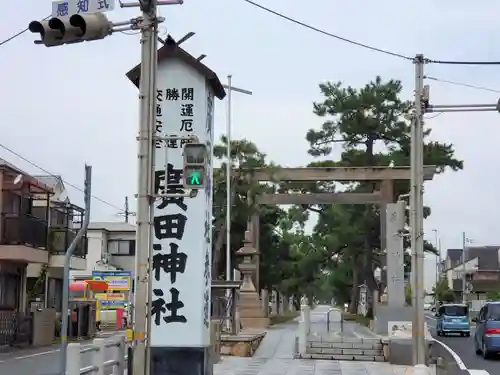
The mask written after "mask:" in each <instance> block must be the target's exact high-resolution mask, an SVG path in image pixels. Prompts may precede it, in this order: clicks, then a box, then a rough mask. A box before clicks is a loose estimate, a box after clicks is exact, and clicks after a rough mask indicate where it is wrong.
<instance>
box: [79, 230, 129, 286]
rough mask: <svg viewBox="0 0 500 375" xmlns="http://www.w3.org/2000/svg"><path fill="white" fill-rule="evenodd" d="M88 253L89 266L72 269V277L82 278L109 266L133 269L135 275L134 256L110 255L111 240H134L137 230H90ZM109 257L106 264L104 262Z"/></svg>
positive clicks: (126, 269) (127, 269) (125, 269)
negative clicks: (84, 268)
mask: <svg viewBox="0 0 500 375" xmlns="http://www.w3.org/2000/svg"><path fill="white" fill-rule="evenodd" d="M87 235H88V243H89V248H88V254H87V268H86V270H84V271H76V270H75V271H71V274H70V277H71V278H77V279H81V278H84V277H89V276H91V275H92V271H94V270H105V269H107V268H109V269H114V268H121V269H123V270H124V271H131V272H132V278H133V276H134V268H135V260H134V256H113V255H108V256H106V254H108V244H109V241H114V240H126V241H130V240H134V239H135V232H111V231H105V230H89V231H88V233H87ZM104 259H107V261H108V263H107V265H106V263H105V262H103V260H104Z"/></svg>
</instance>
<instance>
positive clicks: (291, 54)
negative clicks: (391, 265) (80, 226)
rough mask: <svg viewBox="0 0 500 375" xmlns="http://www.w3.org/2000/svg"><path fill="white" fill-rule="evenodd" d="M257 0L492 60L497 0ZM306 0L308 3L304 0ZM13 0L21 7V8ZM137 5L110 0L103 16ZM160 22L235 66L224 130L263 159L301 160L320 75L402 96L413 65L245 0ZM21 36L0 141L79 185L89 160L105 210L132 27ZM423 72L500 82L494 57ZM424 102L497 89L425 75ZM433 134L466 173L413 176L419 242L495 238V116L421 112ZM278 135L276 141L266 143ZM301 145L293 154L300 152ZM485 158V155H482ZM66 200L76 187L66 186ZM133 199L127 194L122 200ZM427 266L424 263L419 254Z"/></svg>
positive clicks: (26, 3) (131, 140)
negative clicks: (60, 37) (53, 38)
mask: <svg viewBox="0 0 500 375" xmlns="http://www.w3.org/2000/svg"><path fill="white" fill-rule="evenodd" d="M260 4H262V5H265V6H268V7H271V8H273V9H275V10H277V11H280V12H283V13H285V14H286V15H288V16H290V17H295V18H298V19H300V20H301V21H303V22H306V23H309V24H311V25H314V26H316V27H318V28H323V29H325V30H327V31H329V32H331V33H335V34H338V35H341V36H344V37H347V38H351V39H354V40H357V41H360V42H363V43H366V44H371V45H374V46H377V47H379V48H384V49H388V50H391V51H395V52H398V53H402V54H405V55H409V56H413V55H415V54H416V53H424V54H425V55H426V56H427V57H429V58H431V59H436V60H500V48H498V41H499V40H500V29H499V28H498V14H500V3H498V2H493V1H483V2H481V5H478V4H477V3H475V2H470V1H464V0H453V1H452V0H422V1H420V2H417V3H415V4H412V3H411V2H401V1H396V0H384V1H377V2H374V1H367V0H352V1H348V2H346V1H339V0H316V1H314V2H308V1H290V0H273V1H271V0H260ZM313 4H314V5H313ZM21 8H22V9H21ZM50 10H51V2H50V1H48V0H23V1H22V2H13V1H11V2H3V3H2V5H1V12H0V21H1V22H0V39H3V38H4V37H5V38H7V37H8V36H10V35H11V34H13V33H16V32H18V31H20V30H21V29H23V28H25V27H27V25H28V23H29V22H30V21H31V20H34V19H39V18H42V17H45V16H47V15H48V14H49V13H50ZM137 14H138V10H136V9H133V10H130V9H129V8H127V10H122V9H118V10H115V11H114V12H112V13H110V14H109V15H110V18H111V19H112V20H113V21H119V20H126V19H129V18H132V17H134V16H136V15H137ZM161 15H162V16H164V17H165V18H166V22H165V23H164V24H163V25H162V33H166V32H167V30H168V32H169V33H171V34H172V35H173V36H174V37H177V38H180V37H181V36H183V35H184V34H186V33H187V32H189V31H194V32H196V36H195V37H193V38H192V39H190V40H189V41H188V42H186V43H185V44H184V45H183V47H184V48H185V49H186V50H187V51H188V52H190V53H192V54H193V55H195V56H198V55H199V54H202V53H204V54H206V55H208V57H207V58H206V59H205V60H204V62H205V63H206V64H207V65H208V66H209V67H210V68H211V69H213V70H214V71H216V72H217V73H218V75H219V77H220V78H221V80H224V81H225V80H226V78H225V77H226V75H227V74H232V75H233V84H234V85H235V86H238V87H241V88H245V89H248V90H252V91H253V92H254V95H253V96H252V97H249V96H242V95H238V94H235V95H234V101H233V103H234V107H233V108H234V109H233V121H234V132H233V135H234V137H235V138H247V139H249V140H252V141H254V142H255V143H256V144H257V145H258V146H259V148H260V149H261V150H263V151H265V152H267V153H268V155H269V157H270V159H272V160H273V161H275V162H277V163H279V164H281V165H284V166H301V165H304V164H306V163H308V162H309V161H311V158H310V157H308V155H307V148H308V145H307V143H306V141H305V139H304V136H305V133H306V131H307V130H308V129H309V128H311V127H318V126H320V124H321V122H322V121H321V119H320V118H317V117H316V116H314V115H313V114H312V102H313V101H315V100H320V99H321V98H320V97H319V91H318V83H320V82H323V81H326V80H332V81H337V80H341V81H343V82H345V83H346V84H350V85H353V86H357V87H359V86H361V85H364V84H365V83H366V82H367V81H369V80H371V79H374V78H375V76H376V75H381V76H382V77H383V78H385V79H389V78H396V79H400V80H402V81H403V84H404V86H405V96H406V97H408V98H410V95H411V90H412V86H413V83H414V80H413V70H414V68H413V65H412V64H411V63H410V62H408V61H404V60H402V59H398V58H396V57H391V56H386V55H383V54H380V53H376V52H371V51H369V50H366V49H363V48H360V47H357V46H353V45H350V44H346V43H344V42H341V41H338V40H335V39H333V38H330V37H327V36H324V35H321V34H319V33H317V32H314V31H310V30H307V29H305V28H303V27H301V26H297V25H294V24H292V23H290V22H287V21H285V20H282V19H279V18H277V17H276V16H274V15H272V14H269V13H266V12H263V11H262V10H259V9H258V8H256V7H254V6H252V5H249V4H247V3H245V2H244V1H243V0H210V1H207V0H185V4H184V5H182V6H168V7H162V8H161ZM34 40H35V36H34V35H32V34H31V33H25V34H24V35H22V36H20V37H19V38H16V39H15V40H13V41H11V42H9V43H7V44H5V45H3V46H1V48H0V66H1V68H2V69H1V71H0V78H1V83H2V85H1V88H0V90H1V91H2V101H3V102H2V107H1V108H2V121H1V122H0V127H1V134H2V136H1V137H0V143H1V144H2V145H4V146H7V147H10V148H12V149H13V150H15V151H16V152H19V153H21V154H22V155H24V156H25V157H27V158H29V159H30V160H32V161H34V162H36V163H37V164H39V165H40V166H42V167H44V168H46V169H48V170H49V171H51V172H52V173H55V174H61V175H62V176H63V178H64V179H65V180H66V181H69V182H71V183H73V184H76V185H78V186H82V185H83V173H84V169H83V166H84V163H85V162H88V163H90V164H91V165H92V166H93V177H94V179H93V192H94V194H95V195H96V196H98V197H100V198H101V199H103V200H105V201H107V202H109V203H111V204H112V205H111V206H110V205H107V204H104V203H102V202H99V201H96V200H94V202H93V207H92V212H93V214H92V217H93V219H95V220H117V219H119V217H117V216H116V213H117V212H118V208H119V207H122V206H123V199H124V197H125V196H127V195H128V196H130V197H133V195H134V193H135V192H136V141H135V137H136V132H137V120H138V110H137V89H136V88H135V87H134V86H133V85H132V84H131V83H130V82H129V81H128V80H127V79H126V77H125V73H126V72H127V71H128V70H129V69H130V68H131V67H133V66H134V65H135V64H136V63H137V62H138V60H139V38H138V36H137V35H134V36H132V35H124V34H117V35H113V36H111V37H108V38H106V39H105V40H102V41H95V42H88V43H82V44H79V45H72V46H64V47H56V48H45V47H43V46H37V45H34V44H33V41H34ZM426 73H427V74H428V75H429V76H433V77H438V78H440V79H444V80H450V81H460V82H464V83H467V84H473V85H479V86H486V87H490V88H493V89H500V82H499V78H500V74H499V73H500V67H499V66H480V67H477V66H475V67H470V66H449V65H429V66H426ZM428 83H429V84H430V86H431V101H432V103H433V104H445V103H448V104H450V103H454V104H458V103H462V104H463V103H490V104H492V103H496V101H497V99H498V96H499V95H498V94H497V93H494V92H487V91H484V90H477V89H469V88H464V87H460V86H456V85H450V84H444V83H439V82H435V81H429V82H428ZM215 124H216V135H217V136H218V135H220V134H222V133H223V132H224V130H225V103H222V102H218V103H216V116H215ZM427 124H428V125H429V126H431V127H432V128H433V129H434V131H433V134H432V139H435V140H440V141H446V142H451V143H453V144H454V145H455V148H456V156H457V157H459V158H462V159H463V160H464V161H465V170H464V171H462V172H458V173H451V172H448V173H446V174H444V175H442V176H438V177H436V178H435V179H434V181H432V182H429V183H427V184H426V186H425V203H426V204H428V205H430V206H431V207H432V212H433V214H432V216H431V218H429V219H427V220H426V223H425V230H426V236H427V237H428V238H429V239H433V238H434V234H433V233H432V229H437V230H438V231H439V236H440V238H441V240H442V247H443V249H446V248H447V247H461V238H462V235H461V233H462V231H466V232H467V235H468V237H470V238H472V239H474V240H475V242H476V243H478V244H499V243H500V240H499V235H498V225H497V216H498V214H497V212H498V208H499V206H500V195H499V192H500V177H497V174H498V170H499V168H498V164H499V162H500V155H499V153H498V152H497V150H498V148H497V147H498V139H499V135H500V117H499V114H498V113H495V112H492V113H467V114H465V113H464V114H443V115H441V116H438V117H437V118H435V119H431V120H429V121H428V122H427ZM279 139H281V140H280V141H279V142H278V141H277V140H279ZM300 150H302V152H300ZM487 155H488V156H487ZM0 157H2V158H5V159H7V160H8V161H10V162H12V163H14V164H16V165H18V166H20V167H21V168H23V169H25V170H26V171H27V172H31V173H33V174H39V173H43V172H41V171H39V170H37V168H35V167H34V166H32V165H29V164H27V163H26V162H23V161H21V160H19V159H18V158H17V157H15V156H13V155H12V154H10V153H9V152H7V151H5V150H0ZM69 190H70V196H71V198H72V199H73V201H75V202H76V203H82V201H83V199H82V194H81V193H80V192H78V191H76V190H74V189H71V188H69ZM131 204H132V206H133V207H134V206H135V203H134V201H133V199H131ZM427 266H428V267H427V268H428V274H429V275H433V271H432V262H431V261H430V260H429V261H428V264H427Z"/></svg>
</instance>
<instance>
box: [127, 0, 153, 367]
mask: <svg viewBox="0 0 500 375" xmlns="http://www.w3.org/2000/svg"><path fill="white" fill-rule="evenodd" d="M141 10H142V11H143V12H142V22H141V25H140V27H141V78H140V82H139V103H140V108H139V137H138V139H139V153H138V158H139V170H138V195H137V222H136V224H137V232H136V258H135V261H136V264H135V270H136V272H135V290H134V296H135V298H134V323H133V324H134V336H133V337H134V342H133V356H132V374H133V375H147V371H146V369H147V368H148V367H149V365H148V364H149V360H148V356H147V343H148V335H147V334H146V332H149V322H148V316H149V310H148V302H149V295H150V290H149V289H150V287H149V279H148V270H149V252H150V236H151V223H150V221H151V210H152V206H151V205H152V204H154V199H153V198H152V195H153V194H152V193H153V192H152V187H153V181H152V180H153V176H154V174H153V168H154V159H153V152H154V145H153V135H154V129H155V127H154V123H153V122H154V113H155V106H156V96H155V92H156V88H155V87H156V67H157V61H156V54H157V52H156V50H157V40H158V27H157V19H156V11H157V1H156V0H150V1H148V2H141ZM132 374H131V375H132Z"/></svg>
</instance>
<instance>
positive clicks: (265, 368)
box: [214, 324, 406, 375]
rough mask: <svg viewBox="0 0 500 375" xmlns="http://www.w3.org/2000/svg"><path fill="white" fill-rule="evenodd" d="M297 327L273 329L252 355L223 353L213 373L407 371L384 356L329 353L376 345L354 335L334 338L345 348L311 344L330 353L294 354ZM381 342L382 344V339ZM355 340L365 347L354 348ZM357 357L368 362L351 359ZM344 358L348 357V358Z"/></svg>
mask: <svg viewBox="0 0 500 375" xmlns="http://www.w3.org/2000/svg"><path fill="white" fill-rule="evenodd" d="M297 328H298V325H297V324H285V325H281V326H278V327H276V328H273V329H270V330H269V331H268V332H267V335H266V337H265V338H264V340H263V341H262V343H261V345H260V347H259V348H258V349H257V351H256V352H255V354H254V357H253V358H243V357H228V356H224V357H223V358H222V361H221V362H220V363H218V364H216V365H215V368H214V375H393V374H398V375H399V374H404V373H405V371H406V367H405V366H394V365H391V364H389V363H386V362H383V360H384V359H383V357H382V356H378V355H370V356H366V355H362V356H357V355H347V356H346V355H342V354H338V355H334V354H330V351H333V350H340V351H341V350H348V351H349V350H351V351H355V350H357V349H364V350H362V351H363V352H366V351H370V350H371V349H370V348H371V346H370V345H377V340H376V339H371V340H370V339H363V340H359V339H358V340H357V341H356V340H354V339H353V338H352V337H351V338H350V339H349V340H345V341H342V340H335V345H337V344H343V345H348V347H347V348H343V349H342V348H332V346H333V345H331V343H330V342H326V341H325V340H321V339H319V340H318V341H317V343H319V344H321V346H317V347H316V348H314V347H311V346H309V347H308V350H311V351H312V350H313V349H316V350H317V349H319V350H324V351H328V350H329V352H328V354H327V353H322V352H318V353H313V354H312V353H308V354H306V355H302V356H300V355H297V354H296V355H294V351H295V337H296V336H297ZM346 341H347V342H346ZM378 342H379V343H380V340H378ZM353 343H356V345H363V346H362V347H359V348H358V347H355V349H353V346H352V345H353ZM349 345H350V346H349ZM316 350H315V351H316ZM358 351H359V350H358ZM375 352H378V353H380V352H379V351H378V350H374V354H375ZM335 353H336V352H335ZM370 353H372V351H370ZM294 357H295V358H294ZM356 357H360V359H364V360H365V361H363V362H354V361H352V359H353V358H356ZM315 358H318V359H315ZM332 358H335V359H332ZM343 359H348V361H346V360H343ZM368 359H369V360H370V361H368ZM375 361H380V362H375Z"/></svg>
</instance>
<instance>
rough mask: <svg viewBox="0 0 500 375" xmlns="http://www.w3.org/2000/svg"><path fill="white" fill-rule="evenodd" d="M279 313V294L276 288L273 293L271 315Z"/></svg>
mask: <svg viewBox="0 0 500 375" xmlns="http://www.w3.org/2000/svg"><path fill="white" fill-rule="evenodd" d="M277 314H278V295H277V292H276V291H275V290H273V291H272V293H271V315H277Z"/></svg>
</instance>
